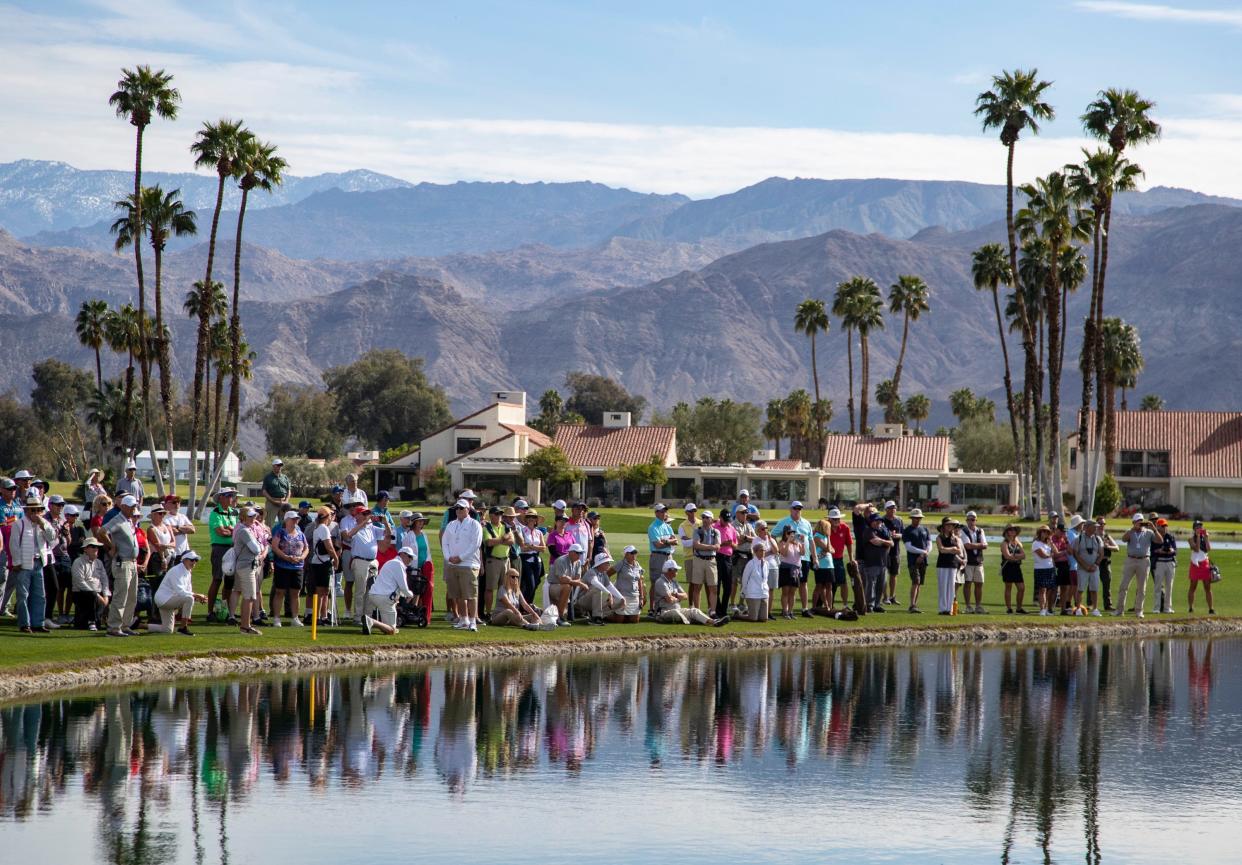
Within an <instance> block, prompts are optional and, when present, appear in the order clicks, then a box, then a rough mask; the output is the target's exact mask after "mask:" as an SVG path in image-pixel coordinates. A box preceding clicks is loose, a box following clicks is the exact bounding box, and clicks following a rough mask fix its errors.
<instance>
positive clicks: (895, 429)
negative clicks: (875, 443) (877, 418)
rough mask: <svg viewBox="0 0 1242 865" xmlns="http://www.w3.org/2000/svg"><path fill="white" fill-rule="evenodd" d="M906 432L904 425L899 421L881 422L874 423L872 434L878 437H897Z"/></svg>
mask: <svg viewBox="0 0 1242 865" xmlns="http://www.w3.org/2000/svg"><path fill="white" fill-rule="evenodd" d="M905 434H906V432H905V427H903V426H902V425H901V424H899V423H881V424H876V425H875V432H874V433H872V435H873V436H874V437H875V438H878V439H899V438H901V437H903V436H904V435H905Z"/></svg>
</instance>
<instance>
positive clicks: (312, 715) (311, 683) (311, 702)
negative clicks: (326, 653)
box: [310, 626, 315, 727]
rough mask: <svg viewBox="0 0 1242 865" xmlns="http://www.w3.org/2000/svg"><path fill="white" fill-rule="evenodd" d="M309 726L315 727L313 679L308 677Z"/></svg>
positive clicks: (312, 635) (312, 637) (312, 630)
mask: <svg viewBox="0 0 1242 865" xmlns="http://www.w3.org/2000/svg"><path fill="white" fill-rule="evenodd" d="M314 637H315V629H314V626H312V627H311V639H314ZM310 725H311V727H314V726H315V677H314V676H311V677H310Z"/></svg>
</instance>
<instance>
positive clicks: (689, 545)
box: [660, 502, 699, 574]
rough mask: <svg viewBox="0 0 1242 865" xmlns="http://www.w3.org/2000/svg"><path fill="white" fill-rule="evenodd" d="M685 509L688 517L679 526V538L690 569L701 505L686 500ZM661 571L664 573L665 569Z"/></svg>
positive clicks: (687, 566)
mask: <svg viewBox="0 0 1242 865" xmlns="http://www.w3.org/2000/svg"><path fill="white" fill-rule="evenodd" d="M684 510H685V512H686V518H685V519H684V520H683V521H682V523H681V525H680V526H678V527H677V540H678V542H679V543H680V544H681V554H682V558H683V560H684V561H685V563H686V569H687V570H689V568H690V562H692V561H693V560H694V533H695V531H697V530H698V528H699V506H698V505H696V504H695V503H694V502H686V504H685V506H684ZM661 567H663V566H661ZM660 573H661V574H663V571H661V572H660Z"/></svg>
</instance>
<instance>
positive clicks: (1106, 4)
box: [1076, 0, 1242, 27]
mask: <svg viewBox="0 0 1242 865" xmlns="http://www.w3.org/2000/svg"><path fill="white" fill-rule="evenodd" d="M1076 5H1077V6H1078V8H1079V9H1084V10H1086V11H1088V12H1100V13H1103V14H1106V15H1115V16H1117V17H1120V18H1129V19H1132V20H1134V21H1181V22H1186V23H1190V24H1225V25H1228V26H1230V27H1242V9H1188V8H1186V7H1184V6H1166V5H1164V4H1161V3H1125V2H1114V0H1081V2H1079V3H1077V4H1076Z"/></svg>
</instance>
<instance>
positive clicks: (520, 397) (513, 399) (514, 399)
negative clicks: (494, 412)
mask: <svg viewBox="0 0 1242 865" xmlns="http://www.w3.org/2000/svg"><path fill="white" fill-rule="evenodd" d="M492 400H493V401H495V402H507V403H509V405H520V406H521V407H522V408H526V391H524V390H494V391H492Z"/></svg>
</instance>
